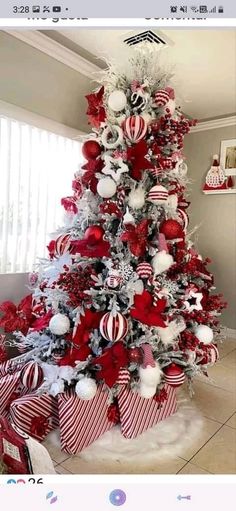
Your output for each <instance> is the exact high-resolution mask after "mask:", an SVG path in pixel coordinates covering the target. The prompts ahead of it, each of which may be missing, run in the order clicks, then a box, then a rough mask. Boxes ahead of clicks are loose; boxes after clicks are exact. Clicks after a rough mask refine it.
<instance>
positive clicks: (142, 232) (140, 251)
mask: <svg viewBox="0 0 236 511" xmlns="http://www.w3.org/2000/svg"><path fill="white" fill-rule="evenodd" d="M149 224H150V220H147V219H145V220H142V221H141V222H140V224H139V225H137V227H136V226H135V225H131V224H128V225H126V226H125V229H126V232H123V234H122V235H121V241H124V242H127V243H128V245H129V249H130V252H131V253H132V254H133V255H134V256H136V257H142V256H143V255H144V254H145V251H146V247H147V237H148V226H149Z"/></svg>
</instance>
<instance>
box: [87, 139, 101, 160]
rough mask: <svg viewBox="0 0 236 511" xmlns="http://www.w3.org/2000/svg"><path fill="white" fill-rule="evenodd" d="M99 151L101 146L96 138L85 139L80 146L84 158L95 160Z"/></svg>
mask: <svg viewBox="0 0 236 511" xmlns="http://www.w3.org/2000/svg"><path fill="white" fill-rule="evenodd" d="M101 152H102V150H101V146H100V145H99V143H98V142H97V141H96V140H86V142H84V144H83V146H82V154H83V156H84V157H85V158H86V160H95V159H96V158H97V157H98V156H99V155H100V154H101Z"/></svg>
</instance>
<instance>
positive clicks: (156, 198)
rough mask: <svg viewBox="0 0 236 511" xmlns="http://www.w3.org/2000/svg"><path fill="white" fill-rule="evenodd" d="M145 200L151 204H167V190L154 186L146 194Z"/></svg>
mask: <svg viewBox="0 0 236 511" xmlns="http://www.w3.org/2000/svg"><path fill="white" fill-rule="evenodd" d="M147 200H148V201H149V202H152V204H159V205H163V204H167V201H168V190H167V189H166V188H165V187H164V186H161V185H155V186H153V187H152V188H151V190H150V191H149V192H148V196H147Z"/></svg>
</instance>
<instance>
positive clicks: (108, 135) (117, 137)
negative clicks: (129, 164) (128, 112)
mask: <svg viewBox="0 0 236 511" xmlns="http://www.w3.org/2000/svg"><path fill="white" fill-rule="evenodd" d="M101 142H102V145H103V146H104V147H105V148H106V149H115V148H116V147H118V145H121V144H122V142H123V131H122V128H121V127H120V126H116V125H115V126H111V127H110V126H107V127H106V128H105V129H104V130H103V133H102V136H101Z"/></svg>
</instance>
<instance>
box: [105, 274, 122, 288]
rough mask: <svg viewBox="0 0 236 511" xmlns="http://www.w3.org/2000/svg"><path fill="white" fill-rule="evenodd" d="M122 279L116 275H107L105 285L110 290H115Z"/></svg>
mask: <svg viewBox="0 0 236 511" xmlns="http://www.w3.org/2000/svg"><path fill="white" fill-rule="evenodd" d="M122 280H123V279H122V277H121V276H118V275H109V277H107V279H106V284H107V286H108V287H110V288H111V289H116V287H118V286H119V285H120V284H121V283H122Z"/></svg>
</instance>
